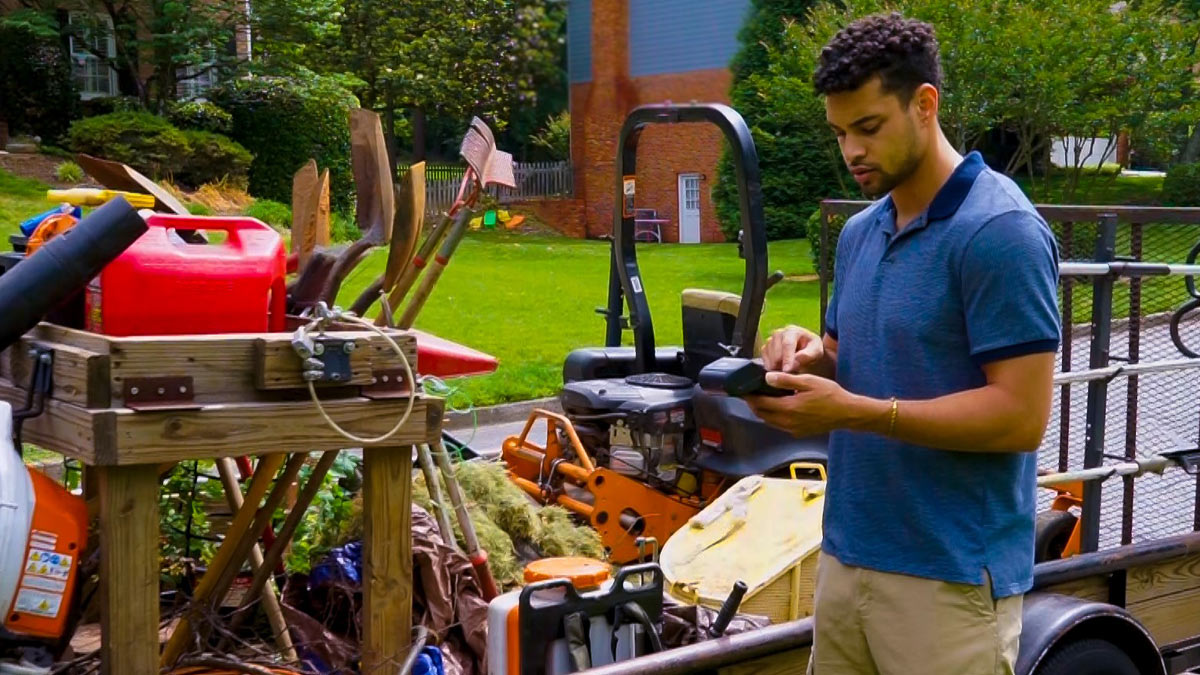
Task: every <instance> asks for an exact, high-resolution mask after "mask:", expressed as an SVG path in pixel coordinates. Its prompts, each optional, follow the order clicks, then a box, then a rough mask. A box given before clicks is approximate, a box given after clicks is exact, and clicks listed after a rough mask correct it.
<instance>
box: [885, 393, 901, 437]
mask: <svg viewBox="0 0 1200 675" xmlns="http://www.w3.org/2000/svg"><path fill="white" fill-rule="evenodd" d="M899 410H900V402H899V401H897V400H896V397H895V396H893V397H892V419H891V421H889V422H888V436H891V435H892V433H893V432H895V431H896V413H897V412H899Z"/></svg>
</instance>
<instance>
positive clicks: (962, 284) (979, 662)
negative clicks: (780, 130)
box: [750, 14, 1060, 675]
mask: <svg viewBox="0 0 1200 675" xmlns="http://www.w3.org/2000/svg"><path fill="white" fill-rule="evenodd" d="M940 80H941V74H940V66H939V63H938V44H937V41H936V39H935V37H934V34H933V29H932V28H931V27H930V26H928V25H926V24H923V23H919V22H916V21H910V20H906V19H904V18H903V17H901V16H899V15H895V14H893V15H886V16H883V15H880V16H872V17H868V18H865V19H862V20H859V21H857V22H855V23H854V24H852V25H850V26H849V27H847V28H846V29H845V30H843V31H842V32H840V33H839V34H838V35H837V36H836V37H835V38H834V39H833V40H832V41H831V42H830V43H829V44H828V45H827V46H826V47H825V49H824V50H823V51H822V53H821V55H820V61H819V65H818V68H817V72H816V75H815V86H816V88H817V90H818V92H819V93H821V94H823V95H824V96H825V109H826V116H827V119H828V121H829V125H830V127H831V128H832V129H833V132H834V133H835V134H836V135H837V139H838V143H839V145H840V147H841V151H842V157H843V159H844V160H845V162H846V165H847V166H848V167H849V169H850V172H851V173H852V174H853V176H854V178H855V179H856V180H857V181H858V184H859V185H860V186H861V188H862V190H863V191H864V192H865V193H866V194H867V195H869V196H870V197H872V198H879V199H878V200H877V201H875V202H874V203H873V204H872V205H871V206H870V207H868V208H867V209H865V210H864V211H862V212H860V213H858V214H856V215H855V216H854V217H852V218H850V219H849V220H848V222H847V223H846V226H845V228H844V229H843V231H842V233H841V235H840V238H839V243H838V248H837V255H836V261H835V265H834V280H835V281H834V291H833V295H832V297H831V299H830V304H829V309H828V314H827V316H826V324H827V331H826V334H825V335H824V337H823V338H822V337H820V336H817V335H815V334H814V333H812V332H810V331H808V330H805V329H803V328H799V327H795V326H792V327H788V328H786V329H782V330H780V331H777V332H775V333H774V334H773V335H772V336H771V338H770V340H769V341H768V342H767V344H766V345H765V346H764V349H763V362H764V366H765V367H766V368H767V369H768V370H769V371H772V372H770V373H769V375H768V381H769V382H770V383H771V384H772V385H774V386H777V387H783V388H787V389H791V390H794V391H795V392H796V393H795V394H794V395H791V396H787V397H782V398H765V397H754V398H752V399H750V404H751V406H752V407H753V409H754V411H755V412H756V413H757V414H758V415H759V416H760V417H761V418H763V419H764V420H765V421H766V422H768V423H770V424H772V425H774V426H777V427H780V428H783V429H786V430H788V431H790V432H792V433H794V434H795V435H797V436H806V435H810V434H816V433H824V432H829V433H830V445H829V465H828V470H829V484H828V486H827V500H826V505H825V518H824V543H823V546H822V554H821V557H820V562H819V572H818V579H817V590H816V597H815V609H814V612H815V622H816V623H815V644H814V648H813V659H812V661H811V663H810V668H812V669H813V670H812V671H811V672H815V674H816V675H837V674H841V673H882V674H884V675H908V674H913V675H917V674H920V675H941V674H944V675H972V674H975V673H979V674H981V675H982V674H985V673H986V674H991V673H1011V672H1012V671H1013V664H1014V661H1015V659H1016V654H1017V642H1018V637H1019V634H1020V629H1021V599H1022V594H1023V593H1024V592H1025V591H1027V590H1028V589H1029V588H1030V586H1031V584H1032V575H1033V536H1034V519H1035V507H1036V498H1035V494H1034V490H1035V480H1036V450H1037V448H1038V446H1039V445H1040V443H1041V438H1042V435H1043V433H1044V430H1045V427H1046V423H1047V419H1048V416H1049V409H1050V400H1051V391H1052V377H1053V373H1054V367H1055V358H1054V357H1055V352H1056V351H1057V348H1058V344H1059V338H1060V326H1059V319H1058V317H1059V313H1058V304H1057V294H1056V289H1057V283H1058V251H1057V248H1056V245H1055V241H1054V239H1053V236H1052V235H1051V233H1050V230H1049V228H1048V227H1047V226H1046V223H1045V222H1044V221H1043V220H1042V219H1041V218H1040V217H1039V215H1038V214H1037V212H1036V211H1035V209H1034V208H1033V206H1032V204H1030V202H1029V201H1028V200H1027V199H1026V197H1025V196H1024V194H1023V193H1022V192H1021V191H1020V189H1019V188H1018V187H1017V186H1016V185H1015V184H1014V183H1013V182H1012V181H1011V180H1009V179H1008V178H1007V177H1005V176H1003V175H1001V174H998V173H996V172H994V171H992V170H991V169H989V168H988V167H986V166H985V165H984V163H983V160H982V158H981V157H980V156H979V154H978V153H970V154H969V155H968V156H967V157H965V158H964V157H962V156H961V155H960V154H959V153H958V152H956V151H955V149H954V147H953V146H951V145H950V143H949V142H948V141H947V140H946V138H945V136H944V135H943V134H942V131H941V128H940V127H939V124H938V103H939V94H940V91H939V87H940V85H941V82H940Z"/></svg>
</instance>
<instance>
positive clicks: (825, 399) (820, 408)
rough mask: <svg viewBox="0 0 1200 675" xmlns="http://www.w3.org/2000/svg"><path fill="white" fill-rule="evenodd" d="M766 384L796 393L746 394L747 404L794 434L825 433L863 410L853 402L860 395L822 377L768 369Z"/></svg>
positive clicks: (764, 418)
mask: <svg viewBox="0 0 1200 675" xmlns="http://www.w3.org/2000/svg"><path fill="white" fill-rule="evenodd" d="M767 384H769V385H771V386H773V387H779V388H780V389H792V390H794V391H795V392H796V393H795V394H792V395H791V396H779V397H773V396H747V397H746V399H745V400H746V403H747V404H749V406H750V409H751V410H753V411H754V414H755V415H758V416H759V417H760V418H762V420H763V421H764V422H766V423H767V424H769V425H771V426H773V427H777V428H779V429H782V430H784V431H787V432H788V433H790V434H792V435H793V436H797V437H802V436H813V435H817V434H823V433H827V432H829V431H832V430H834V429H836V428H839V427H843V426H847V425H848V424H850V423H851V420H850V417H849V416H850V415H861V414H863V412H864V409H863V408H862V407H861V405H855V404H856V403H857V401H856V399H858V398H859V397H855V396H853V395H852V394H850V393H849V392H847V391H846V390H845V389H843V388H842V387H841V385H839V384H838V383H837V382H835V381H833V380H831V379H828V378H825V377H821V376H818V375H812V374H808V373H805V374H800V375H795V374H792V373H783V372H768V373H767ZM868 414H870V413H868ZM876 414H877V413H876ZM883 414H886V412H884V413H883Z"/></svg>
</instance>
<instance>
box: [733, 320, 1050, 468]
mask: <svg viewBox="0 0 1200 675" xmlns="http://www.w3.org/2000/svg"><path fill="white" fill-rule="evenodd" d="M834 348H835V349H836V343H834ZM983 371H984V373H985V374H986V376H987V384H985V385H984V386H982V387H978V388H975V389H969V390H966V391H961V392H956V393H953V394H947V395H945V396H940V397H938V398H934V399H928V400H899V401H897V403H896V422H895V427H894V428H892V424H891V418H892V402H891V400H890V399H882V400H881V399H875V398H869V397H866V396H861V395H858V394H852V393H850V392H848V391H846V390H845V389H843V388H842V387H841V386H839V385H838V384H837V383H836V382H833V381H832V380H829V379H827V378H824V377H821V376H819V375H813V374H803V375H793V374H789V373H781V372H771V373H768V375H767V382H768V383H769V384H771V385H772V386H776V387H782V388H786V389H794V390H795V391H796V394H794V395H792V396H786V397H781V398H772V397H760V396H755V397H748V398H747V402H748V403H749V404H750V406H751V408H752V409H753V410H754V411H755V413H756V414H757V415H758V416H759V417H761V418H762V419H763V421H765V422H767V423H768V424H771V425H773V426H777V427H779V428H782V429H786V430H788V431H790V432H791V433H793V434H795V435H797V436H807V435H813V434H818V433H825V432H828V431H832V430H834V429H853V430H856V431H866V432H872V433H877V434H880V435H885V436H890V437H892V438H896V439H899V440H902V441H906V442H908V443H913V444H916V445H922V446H926V447H932V448H941V449H945V450H962V451H968V452H1030V451H1034V450H1036V449H1037V448H1038V446H1039V445H1041V441H1042V435H1043V434H1044V432H1045V428H1046V423H1047V420H1048V419H1049V416H1050V405H1051V395H1052V392H1053V377H1054V353H1053V352H1046V353H1039V354H1029V355H1027V356H1019V357H1015V358H1011V359H1005V360H1001V361H995V362H993V363H991V364H988V365H985V366H983Z"/></svg>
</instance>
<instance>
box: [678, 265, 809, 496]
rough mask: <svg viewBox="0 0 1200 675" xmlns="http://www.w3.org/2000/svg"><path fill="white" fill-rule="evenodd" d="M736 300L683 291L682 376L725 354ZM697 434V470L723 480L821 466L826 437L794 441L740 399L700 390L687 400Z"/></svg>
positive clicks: (757, 346)
mask: <svg viewBox="0 0 1200 675" xmlns="http://www.w3.org/2000/svg"><path fill="white" fill-rule="evenodd" d="M740 307H741V296H739V295H737V294H736V293H726V292H723V291H708V290H699V289H690V288H689V289H687V290H685V291H684V292H683V352H684V373H685V374H686V375H687V376H688V377H691V378H692V379H693V380H696V379H697V378H698V377H699V373H700V370H701V369H702V368H704V366H706V365H708V364H709V363H712V362H713V361H715V360H717V359H718V358H720V357H722V356H729V352H728V351H727V350H725V348H724V347H722V346H721V345H729V344H731V343H732V342H733V324H734V321H735V320H736V319H737V314H738V310H739V309H740ZM762 348H763V339H762V335H761V334H758V335H755V336H754V353H753V356H754V357H755V358H757V357H758V356H760V355H761V354H762ZM692 416H693V420H694V422H695V424H696V428H697V430H698V433H697V437H698V438H697V447H696V450H697V454H696V459H695V463H696V466H698V467H700V468H702V469H706V470H708V471H714V472H716V473H720V474H722V475H725V476H731V477H734V478H743V477H745V476H751V475H756V474H757V475H770V474H779V473H784V472H786V471H787V468H788V467H789V466H790V465H791V464H792V463H794V462H815V463H818V464H824V463H825V461H826V457H827V450H826V446H827V444H828V441H829V439H828V437H827V436H826V435H824V434H822V435H819V436H813V437H808V438H795V437H793V436H792V435H791V434H788V433H787V432H784V431H781V430H779V429H776V428H774V427H771V426H768V425H767V424H766V423H765V422H763V421H762V420H761V419H759V418H758V416H757V415H755V414H754V412H753V411H752V410H751V409H750V406H749V405H747V404H746V402H745V401H743V400H742V399H740V398H731V397H728V396H722V395H714V394H709V393H707V392H705V391H703V390H701V389H700V388H699V387H697V388H696V393H695V395H694V396H693V398H692Z"/></svg>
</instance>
